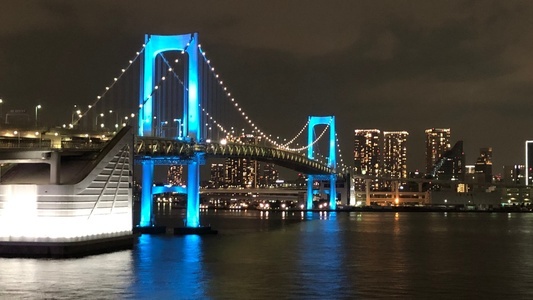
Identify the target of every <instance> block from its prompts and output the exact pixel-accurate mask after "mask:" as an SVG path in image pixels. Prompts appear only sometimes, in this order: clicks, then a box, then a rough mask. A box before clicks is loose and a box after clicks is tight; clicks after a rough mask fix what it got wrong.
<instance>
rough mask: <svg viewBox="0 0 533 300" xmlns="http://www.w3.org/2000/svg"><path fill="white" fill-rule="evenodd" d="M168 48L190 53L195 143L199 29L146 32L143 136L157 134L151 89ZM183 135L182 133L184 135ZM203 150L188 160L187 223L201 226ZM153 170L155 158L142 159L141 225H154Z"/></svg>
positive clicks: (188, 100) (190, 124)
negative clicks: (159, 59) (178, 32)
mask: <svg viewBox="0 0 533 300" xmlns="http://www.w3.org/2000/svg"><path fill="white" fill-rule="evenodd" d="M165 51H183V52H184V53H187V55H188V61H189V64H188V70H187V72H186V73H187V76H186V81H185V82H186V84H187V86H186V88H185V89H184V97H183V99H184V100H183V101H184V104H183V105H184V110H183V117H182V120H183V124H182V126H183V135H185V137H183V138H184V139H185V140H187V141H188V142H192V143H194V142H195V141H199V140H200V139H201V136H200V135H201V132H202V131H201V130H200V109H199V106H198V104H199V99H200V91H199V89H198V87H199V79H200V77H199V76H198V73H199V71H198V33H190V34H181V35H151V34H146V35H145V46H144V53H143V66H142V71H141V82H140V84H141V93H140V99H139V104H140V105H139V110H140V111H139V118H138V120H139V128H138V130H139V131H138V135H139V136H154V135H155V134H156V130H154V127H153V124H152V122H153V107H154V103H153V101H152V96H151V93H152V91H153V88H154V85H155V80H154V79H155V78H154V77H155V76H154V73H155V57H156V55H157V54H159V53H161V52H165ZM180 138H181V137H180ZM203 160H204V158H203V153H200V152H195V153H194V157H192V159H190V160H189V161H188V162H187V217H186V221H185V226H186V227H192V228H194V227H199V226H200V165H201V164H202V163H203ZM153 174H154V162H153V161H151V160H145V161H143V163H142V194H141V218H140V224H139V226H140V227H149V226H153V225H154V224H153V194H154V193H153V192H154V191H153V188H152V185H153Z"/></svg>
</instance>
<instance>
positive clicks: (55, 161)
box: [50, 151, 61, 184]
mask: <svg viewBox="0 0 533 300" xmlns="http://www.w3.org/2000/svg"><path fill="white" fill-rule="evenodd" d="M60 168H61V154H60V153H59V152H58V151H52V152H51V153H50V184H59V183H60V179H61V178H60V175H59V174H60V172H59V169H60Z"/></svg>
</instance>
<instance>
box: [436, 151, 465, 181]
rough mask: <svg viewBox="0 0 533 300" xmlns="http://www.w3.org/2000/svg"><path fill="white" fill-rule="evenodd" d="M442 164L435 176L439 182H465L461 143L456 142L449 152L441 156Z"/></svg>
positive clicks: (463, 156)
mask: <svg viewBox="0 0 533 300" xmlns="http://www.w3.org/2000/svg"><path fill="white" fill-rule="evenodd" d="M441 158H442V159H444V162H443V164H442V166H441V167H440V169H439V170H438V171H437V173H436V174H435V175H436V177H437V179H440V180H459V181H464V180H465V152H464V151H463V141H457V142H456V143H455V145H454V146H453V148H452V149H450V151H446V152H445V153H443V155H441Z"/></svg>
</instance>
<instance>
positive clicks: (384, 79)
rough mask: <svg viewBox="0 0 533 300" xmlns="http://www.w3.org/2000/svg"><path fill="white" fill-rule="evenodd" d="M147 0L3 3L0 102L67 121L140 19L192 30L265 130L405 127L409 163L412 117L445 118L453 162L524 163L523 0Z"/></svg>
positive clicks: (437, 124)
mask: <svg viewBox="0 0 533 300" xmlns="http://www.w3.org/2000/svg"><path fill="white" fill-rule="evenodd" d="M158 4H159V5H154V4H153V3H142V2H139V3H126V2H113V3H109V2H107V1H106V2H104V1H92V2H90V3H89V2H71V1H51V2H50V1H47V2H46V3H45V2H38V1H34V2H24V3H19V2H17V1H7V2H6V3H4V8H3V10H2V12H0V18H1V20H2V21H1V22H2V23H1V24H2V26H1V29H0V41H1V45H2V46H1V48H0V49H2V51H1V52H0V98H2V99H3V100H4V103H2V104H1V105H0V106H2V109H3V111H4V112H6V111H7V109H9V108H25V109H27V110H28V111H29V112H30V114H32V111H33V109H34V107H36V106H37V105H39V104H40V105H42V109H40V110H39V112H38V113H39V120H40V121H41V120H42V121H43V122H45V121H46V122H49V123H52V124H54V125H59V124H62V123H65V122H68V121H69V120H70V118H71V112H70V111H69V109H70V105H74V104H77V105H85V104H87V103H90V102H91V101H92V99H93V98H94V97H95V96H96V95H98V94H99V93H100V92H101V91H102V89H103V88H104V87H105V86H106V85H107V84H109V82H110V81H112V79H113V77H115V76H116V75H117V73H118V72H119V71H120V69H121V68H122V67H123V65H124V63H126V62H127V61H128V59H130V58H131V57H132V56H133V55H134V53H135V51H137V50H138V49H139V48H140V45H141V44H142V42H143V36H144V34H145V33H162V34H170V33H185V32H193V31H198V32H199V33H200V41H201V43H202V45H203V48H204V49H205V50H206V51H207V54H208V56H209V57H210V58H211V59H212V62H213V63H214V65H215V67H216V68H217V70H219V71H220V74H221V76H222V77H223V78H224V81H225V82H226V83H227V84H228V87H229V88H230V89H231V90H232V94H233V95H235V97H236V99H237V100H238V101H239V103H240V104H241V105H242V107H243V109H245V110H246V111H247V112H248V113H249V115H250V116H251V117H253V118H254V120H256V123H257V124H261V128H264V129H265V131H269V132H271V133H272V134H274V135H283V136H287V137H291V136H293V135H294V134H295V133H296V132H297V131H298V130H299V128H301V126H302V125H303V124H304V123H305V121H306V120H307V116H309V115H335V116H336V119H337V131H338V133H339V139H340V144H341V147H342V153H343V155H344V157H348V156H349V154H350V152H351V150H352V141H351V138H352V132H353V130H354V129H355V128H380V129H381V130H388V131H397V130H405V131H407V132H409V133H410V136H409V139H408V141H407V147H408V149H410V150H409V151H408V159H407V160H408V165H409V166H408V168H409V169H410V170H411V169H419V170H421V171H422V170H423V168H424V159H425V155H424V133H423V130H425V129H427V128H451V130H452V132H453V136H452V138H451V143H452V144H453V143H455V142H456V141H458V140H463V141H464V146H465V154H466V161H467V163H470V164H472V163H474V162H475V160H476V158H477V156H478V150H479V148H483V147H492V148H493V170H494V173H495V174H498V173H501V172H502V167H503V166H504V165H514V164H524V146H523V145H524V142H525V141H526V140H531V139H533V133H529V132H528V131H527V130H526V128H532V127H533V120H530V118H529V116H528V113H527V112H528V111H531V108H532V107H531V106H532V105H533V104H532V103H530V101H529V100H528V98H529V95H530V94H531V93H532V92H533V87H532V85H531V80H532V79H533V78H532V77H533V76H532V75H531V71H530V70H531V69H532V68H531V64H533V61H532V60H531V59H530V58H529V56H530V55H529V53H531V52H532V50H533V46H532V45H530V43H528V41H529V40H531V35H532V34H533V31H531V30H528V29H530V28H531V24H530V23H531V22H530V21H529V20H530V17H529V16H530V15H531V13H532V12H533V3H528V2H522V1H506V2H505V3H501V2H498V1H494V2H471V1H446V2H440V3H427V2H426V1H408V2H405V3H401V4H400V3H398V2H396V1H380V2H379V3H372V2H368V3H367V2H354V1H337V2H335V3H333V4H330V3H328V4H325V2H323V1H306V2H305V4H302V2H298V1H295V2H290V3H285V2H281V3H279V5H272V2H271V1H254V2H253V4H252V3H248V2H244V1H229V2H225V3H223V4H222V3H217V2H216V1H215V2H202V3H196V2H191V3H176V2H174V1H172V2H170V1H159V2H158ZM95 15H99V16H101V17H99V18H97V19H96V18H94V16H95ZM317 20H319V22H317ZM347 163H348V162H347Z"/></svg>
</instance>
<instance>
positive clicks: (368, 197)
mask: <svg viewBox="0 0 533 300" xmlns="http://www.w3.org/2000/svg"><path fill="white" fill-rule="evenodd" d="M370 181H371V180H370V179H365V193H366V201H365V205H366V206H370Z"/></svg>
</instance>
